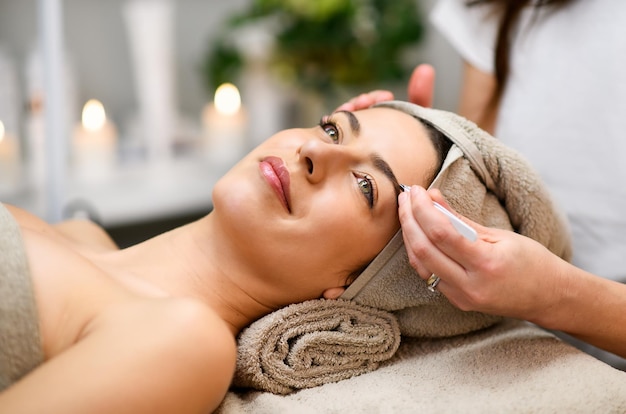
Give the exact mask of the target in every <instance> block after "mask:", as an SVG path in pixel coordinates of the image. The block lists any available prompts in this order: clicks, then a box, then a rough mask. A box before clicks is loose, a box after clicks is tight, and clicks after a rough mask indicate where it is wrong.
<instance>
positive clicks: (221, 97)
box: [202, 83, 247, 168]
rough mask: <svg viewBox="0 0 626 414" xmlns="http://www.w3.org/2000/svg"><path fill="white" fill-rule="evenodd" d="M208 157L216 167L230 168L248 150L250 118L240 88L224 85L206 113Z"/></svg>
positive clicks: (204, 120) (205, 130) (228, 84)
mask: <svg viewBox="0 0 626 414" xmlns="http://www.w3.org/2000/svg"><path fill="white" fill-rule="evenodd" d="M202 124H203V129H204V146H205V149H206V154H207V156H208V158H209V160H210V161H211V163H213V164H214V165H215V166H216V167H218V168H229V167H231V166H232V165H233V164H234V163H236V162H237V161H239V158H241V157H242V156H243V155H244V152H245V150H246V148H245V145H246V127H247V116H246V113H245V110H244V108H243V107H242V105H241V97H240V95H239V90H238V89H237V87H236V86H235V85H233V84H231V83H225V84H223V85H220V87H219V88H217V90H216V91H215V99H214V102H213V103H212V104H208V105H207V106H206V107H205V108H204V111H203V113H202Z"/></svg>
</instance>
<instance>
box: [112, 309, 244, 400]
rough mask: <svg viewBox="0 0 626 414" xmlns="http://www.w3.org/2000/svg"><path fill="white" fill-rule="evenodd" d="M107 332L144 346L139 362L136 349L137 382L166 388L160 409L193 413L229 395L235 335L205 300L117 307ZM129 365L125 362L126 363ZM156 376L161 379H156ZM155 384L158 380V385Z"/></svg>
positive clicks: (131, 345)
mask: <svg viewBox="0 0 626 414" xmlns="http://www.w3.org/2000/svg"><path fill="white" fill-rule="evenodd" d="M101 322H102V323H103V324H106V325H107V326H110V328H108V327H107V328H105V329H104V331H105V332H108V331H109V329H111V332H115V333H116V335H117V334H119V335H121V338H123V339H122V341H123V342H124V343H126V344H127V349H129V350H130V349H135V347H136V346H138V345H143V346H145V348H144V351H142V353H143V352H145V354H144V355H142V357H141V358H140V360H137V356H135V355H133V354H132V353H131V352H129V353H128V354H127V356H128V357H129V358H130V359H131V360H132V361H128V363H129V364H134V365H136V367H137V368H140V367H141V370H142V372H141V373H138V374H137V376H138V378H136V380H135V381H132V382H133V383H134V384H150V387H149V388H147V387H146V388H144V389H143V390H136V391H138V392H147V393H149V394H151V395H152V393H155V392H157V391H156V389H155V387H156V388H157V389H158V388H161V389H160V390H159V392H160V397H159V398H160V399H161V401H160V403H159V409H160V410H164V408H165V407H170V409H171V410H164V412H187V409H185V407H187V408H188V410H189V412H193V411H194V410H195V409H198V408H202V409H208V410H209V411H211V410H213V409H215V408H216V407H217V405H219V403H220V402H221V400H222V399H223V397H224V395H225V394H226V392H227V390H228V387H229V385H230V382H231V379H232V375H233V373H234V369H235V361H236V343H235V338H234V334H233V333H232V332H231V331H230V330H229V328H228V326H227V325H226V324H225V323H224V321H223V320H222V319H221V318H220V317H219V316H218V315H217V314H216V313H215V312H214V311H213V310H211V309H210V308H209V307H207V306H206V305H204V304H203V303H201V302H199V301H196V300H193V299H186V298H174V299H171V298H168V299H158V300H149V301H145V302H141V303H137V304H132V305H129V306H124V307H121V308H119V309H112V310H111V311H110V312H109V313H108V314H105V315H103V318H102V319H101ZM124 365H126V364H122V366H124ZM153 376H158V378H160V379H159V380H158V381H155V379H154V377H153ZM155 382H156V384H155Z"/></svg>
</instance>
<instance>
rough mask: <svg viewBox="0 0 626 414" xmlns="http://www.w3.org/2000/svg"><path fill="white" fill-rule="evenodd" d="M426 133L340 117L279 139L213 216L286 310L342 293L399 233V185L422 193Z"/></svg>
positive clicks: (375, 113)
mask: <svg viewBox="0 0 626 414" xmlns="http://www.w3.org/2000/svg"><path fill="white" fill-rule="evenodd" d="M436 159H437V157H436V154H435V150H434V147H433V146H432V144H431V141H430V139H429V137H428V135H427V132H426V130H425V129H424V127H423V126H422V125H421V123H420V122H419V121H417V120H416V119H414V118H413V117H411V116H409V115H407V114H405V113H403V112H400V111H397V110H394V109H390V108H371V109H367V110H363V111H357V112H354V113H350V112H337V113H334V114H333V115H331V116H329V117H324V118H323V119H322V121H321V122H320V125H318V126H316V127H314V128H310V129H289V130H284V131H281V132H279V133H277V134H275V135H273V136H272V137H270V138H269V139H268V140H267V141H265V142H264V143H262V144H261V145H259V146H258V147H257V148H255V149H254V150H253V151H252V152H251V153H250V154H248V155H247V156H246V157H245V158H244V159H242V160H241V161H240V162H239V163H238V164H237V165H236V166H235V167H233V168H232V169H231V170H230V171H229V172H228V173H227V174H226V175H225V176H224V177H223V178H222V179H221V180H220V181H219V182H218V183H217V184H216V186H215V188H214V191H213V203H214V210H213V213H212V215H214V218H215V219H217V220H218V222H219V223H220V228H222V229H223V230H224V234H227V235H228V236H227V238H228V242H232V243H233V245H236V246H237V249H238V250H239V251H241V252H242V257H243V258H242V259H241V260H244V261H245V262H246V263H245V265H246V266H248V267H249V268H250V269H255V271H258V272H260V273H259V274H260V277H262V278H263V279H265V280H269V281H271V283H272V286H276V287H277V288H278V289H279V291H284V292H285V294H286V295H288V300H287V299H286V303H290V302H295V301H299V300H307V299H313V298H316V297H320V296H321V295H322V293H323V292H324V291H325V290H326V289H327V288H330V287H333V286H343V285H345V284H346V280H347V278H348V276H349V275H350V273H352V272H354V271H355V270H356V269H358V268H360V267H362V266H364V265H366V264H367V263H368V262H369V261H371V260H372V259H373V258H374V257H375V256H376V254H378V252H380V250H382V248H383V247H384V246H385V244H386V243H387V242H388V241H389V240H390V239H391V237H392V236H393V234H394V233H395V232H396V231H397V230H398V228H399V221H398V206H397V196H398V191H399V189H398V183H405V184H421V185H423V186H427V185H428V184H429V183H428V182H427V179H428V178H427V177H429V176H430V175H431V174H432V172H433V169H434V168H435V165H436Z"/></svg>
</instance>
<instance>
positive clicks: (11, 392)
mask: <svg viewBox="0 0 626 414" xmlns="http://www.w3.org/2000/svg"><path fill="white" fill-rule="evenodd" d="M445 143H446V141H445V139H443V138H442V136H441V135H440V134H435V133H433V132H432V129H431V128H427V127H425V126H424V125H423V124H422V123H421V122H419V121H418V120H417V119H416V118H414V117H411V116H409V115H407V114H405V113H403V112H401V111H398V110H395V109H391V108H383V107H381V108H372V109H367V110H363V111H358V112H355V113H351V112H339V113H334V114H332V115H331V116H327V117H324V118H322V120H321V122H320V124H319V125H318V126H316V127H314V128H309V129H290V130H285V131H281V132H279V133H277V134H275V135H273V136H272V137H270V138H269V139H268V140H267V141H265V142H264V143H263V144H261V145H260V146H258V147H257V148H256V149H254V150H253V151H252V152H250V153H249V154H248V155H247V156H246V157H245V158H243V159H242V160H241V161H240V162H239V163H238V164H237V165H236V166H234V167H233V168H232V169H231V170H230V171H229V172H228V173H227V174H226V175H224V177H223V178H221V180H220V181H219V182H218V183H217V184H216V185H215V187H214V190H213V203H214V210H213V211H212V212H211V213H210V214H208V215H207V216H206V217H204V218H202V219H200V220H198V221H196V222H193V223H191V224H188V225H185V226H182V227H180V228H178V229H175V230H173V231H170V232H167V233H165V234H162V235H160V236H158V237H155V238H153V239H150V240H147V241H145V242H143V243H140V244H138V245H135V246H133V247H130V248H127V249H123V250H120V249H118V248H117V247H116V246H115V244H114V243H113V242H112V241H111V240H110V239H109V237H108V236H107V235H106V234H105V233H104V232H103V231H102V230H101V229H100V228H98V227H96V226H95V225H94V224H91V223H87V222H76V221H72V222H62V223H59V224H57V225H50V224H47V223H44V222H43V221H41V220H40V219H38V218H37V217H34V216H33V215H31V214H29V213H27V212H26V211H23V210H21V209H19V208H16V207H13V206H9V205H5V206H4V207H1V208H2V213H1V218H0V220H1V221H0V223H1V226H2V227H1V231H0V238H1V239H2V241H1V243H2V248H1V249H0V252H1V253H0V266H1V269H2V270H1V273H0V276H1V278H2V282H1V283H0V295H1V297H0V306H2V308H1V309H2V311H1V312H2V313H1V314H0V319H1V320H0V327H1V328H2V331H1V332H0V338H2V339H1V343H2V344H3V346H2V347H1V350H0V358H1V363H2V365H0V367H2V372H0V386H1V387H2V388H3V391H2V393H1V394H0V412H33V413H35V412H63V413H72V412H77V413H84V412H90V413H98V412H103V413H111V412H115V413H124V412H128V413H144V412H145V413H154V412H177V413H184V412H208V411H211V410H213V409H215V408H216V407H217V406H218V404H219V403H220V401H221V399H222V398H223V397H224V395H225V393H226V391H227V388H228V386H229V384H230V381H231V377H232V374H233V372H234V368H235V357H236V346H235V336H236V335H237V333H238V332H239V331H240V330H241V329H242V328H244V327H245V326H247V325H249V324H250V323H251V322H253V321H254V320H256V319H258V318H259V317H261V316H263V315H265V314H267V313H270V312H272V311H274V310H276V309H279V308H281V307H284V306H285V305H288V304H291V303H295V302H301V301H305V300H308V299H314V298H320V297H325V298H337V297H339V296H340V295H341V294H342V293H343V291H344V290H345V287H346V286H347V285H348V284H349V283H350V280H351V279H352V278H354V277H355V276H356V275H358V273H359V272H360V270H362V269H363V268H364V267H365V266H366V265H367V264H368V263H369V262H370V261H371V260H372V259H373V258H374V257H375V256H376V254H377V253H378V252H380V251H381V250H382V249H383V247H384V246H385V244H386V243H387V242H388V241H389V239H390V238H391V237H392V236H393V235H394V233H395V232H396V231H397V230H398V228H399V226H400V225H399V221H398V204H397V197H398V194H399V191H400V187H399V183H410V184H419V185H421V186H428V184H429V183H430V181H431V180H432V179H433V177H434V176H435V174H436V172H437V171H438V169H439V167H440V165H441V163H442V161H443V158H444V156H445V149H446V145H445Z"/></svg>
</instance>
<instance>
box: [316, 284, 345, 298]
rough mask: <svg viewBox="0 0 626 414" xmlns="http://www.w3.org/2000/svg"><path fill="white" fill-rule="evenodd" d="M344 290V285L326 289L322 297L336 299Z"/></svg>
mask: <svg viewBox="0 0 626 414" xmlns="http://www.w3.org/2000/svg"><path fill="white" fill-rule="evenodd" d="M345 291H346V288H345V287H344V286H337V287H333V288H329V289H326V290H325V291H324V293H323V294H322V296H323V297H324V299H337V298H339V296H341V295H343V292H345Z"/></svg>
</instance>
